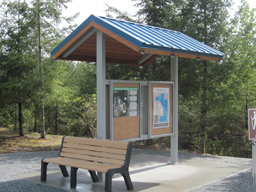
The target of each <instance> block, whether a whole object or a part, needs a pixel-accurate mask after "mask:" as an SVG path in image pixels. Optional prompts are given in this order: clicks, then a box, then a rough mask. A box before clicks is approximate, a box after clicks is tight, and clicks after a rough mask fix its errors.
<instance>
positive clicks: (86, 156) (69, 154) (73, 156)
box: [60, 152, 124, 166]
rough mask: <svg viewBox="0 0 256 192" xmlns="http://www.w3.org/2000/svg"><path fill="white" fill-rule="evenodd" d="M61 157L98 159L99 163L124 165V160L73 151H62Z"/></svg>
mask: <svg viewBox="0 0 256 192" xmlns="http://www.w3.org/2000/svg"><path fill="white" fill-rule="evenodd" d="M60 156H61V157H69V158H72V159H81V160H86V161H96V162H99V163H108V164H112V165H121V166H122V165H123V164H124V161H121V160H115V159H106V158H101V157H93V156H88V155H80V154H71V153H65V152H62V153H61V154H60Z"/></svg>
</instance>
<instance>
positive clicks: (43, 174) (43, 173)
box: [41, 159, 48, 181]
mask: <svg viewBox="0 0 256 192" xmlns="http://www.w3.org/2000/svg"><path fill="white" fill-rule="evenodd" d="M47 165H48V163H45V162H44V159H42V161H41V181H46V176H47Z"/></svg>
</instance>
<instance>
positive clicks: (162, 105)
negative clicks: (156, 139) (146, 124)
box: [153, 87, 170, 129]
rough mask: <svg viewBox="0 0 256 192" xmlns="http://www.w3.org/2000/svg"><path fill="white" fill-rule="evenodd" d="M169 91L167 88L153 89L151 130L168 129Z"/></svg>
mask: <svg viewBox="0 0 256 192" xmlns="http://www.w3.org/2000/svg"><path fill="white" fill-rule="evenodd" d="M169 98H170V91H169V88H167V87H154V88H153V118H154V119H153V128H154V129H156V128H163V127H169V122H170V121H169V118H170V107H169V105H170V101H169Z"/></svg>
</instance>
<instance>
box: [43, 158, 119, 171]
mask: <svg viewBox="0 0 256 192" xmlns="http://www.w3.org/2000/svg"><path fill="white" fill-rule="evenodd" d="M43 161H44V162H45V163H53V164H57V165H65V166H70V167H76V168H82V169H87V170H94V171H99V172H102V173H106V172H107V171H108V169H116V168H120V167H121V166H115V165H106V164H100V163H93V162H89V161H82V160H76V159H68V158H62V157H57V158H48V159H44V160H43Z"/></svg>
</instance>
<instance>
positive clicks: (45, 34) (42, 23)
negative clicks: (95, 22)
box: [32, 0, 77, 138]
mask: <svg viewBox="0 0 256 192" xmlns="http://www.w3.org/2000/svg"><path fill="white" fill-rule="evenodd" d="M71 1H72V0H58V1H47V0H33V1H32V5H33V8H32V11H33V12H34V14H35V18H37V19H36V20H35V22H36V26H37V28H36V29H37V31H36V33H35V34H37V38H35V39H36V40H37V42H38V43H37V45H38V46H37V47H38V63H39V68H40V79H41V83H40V89H41V95H40V108H41V109H40V111H41V118H40V124H41V138H45V120H44V83H43V82H44V80H43V67H42V65H43V63H42V57H43V51H46V50H47V44H48V43H49V42H50V41H51V40H52V37H53V39H55V38H56V37H57V36H60V34H58V35H56V33H57V32H58V31H57V29H56V28H55V25H58V24H59V23H60V22H61V20H62V19H64V20H66V21H68V22H70V21H72V20H73V19H74V18H75V17H76V16H77V14H76V15H75V16H73V17H70V18H65V17H63V16H62V10H63V8H67V6H66V3H68V2H71ZM42 38H43V39H44V40H43V41H44V42H45V43H47V44H44V45H42Z"/></svg>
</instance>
